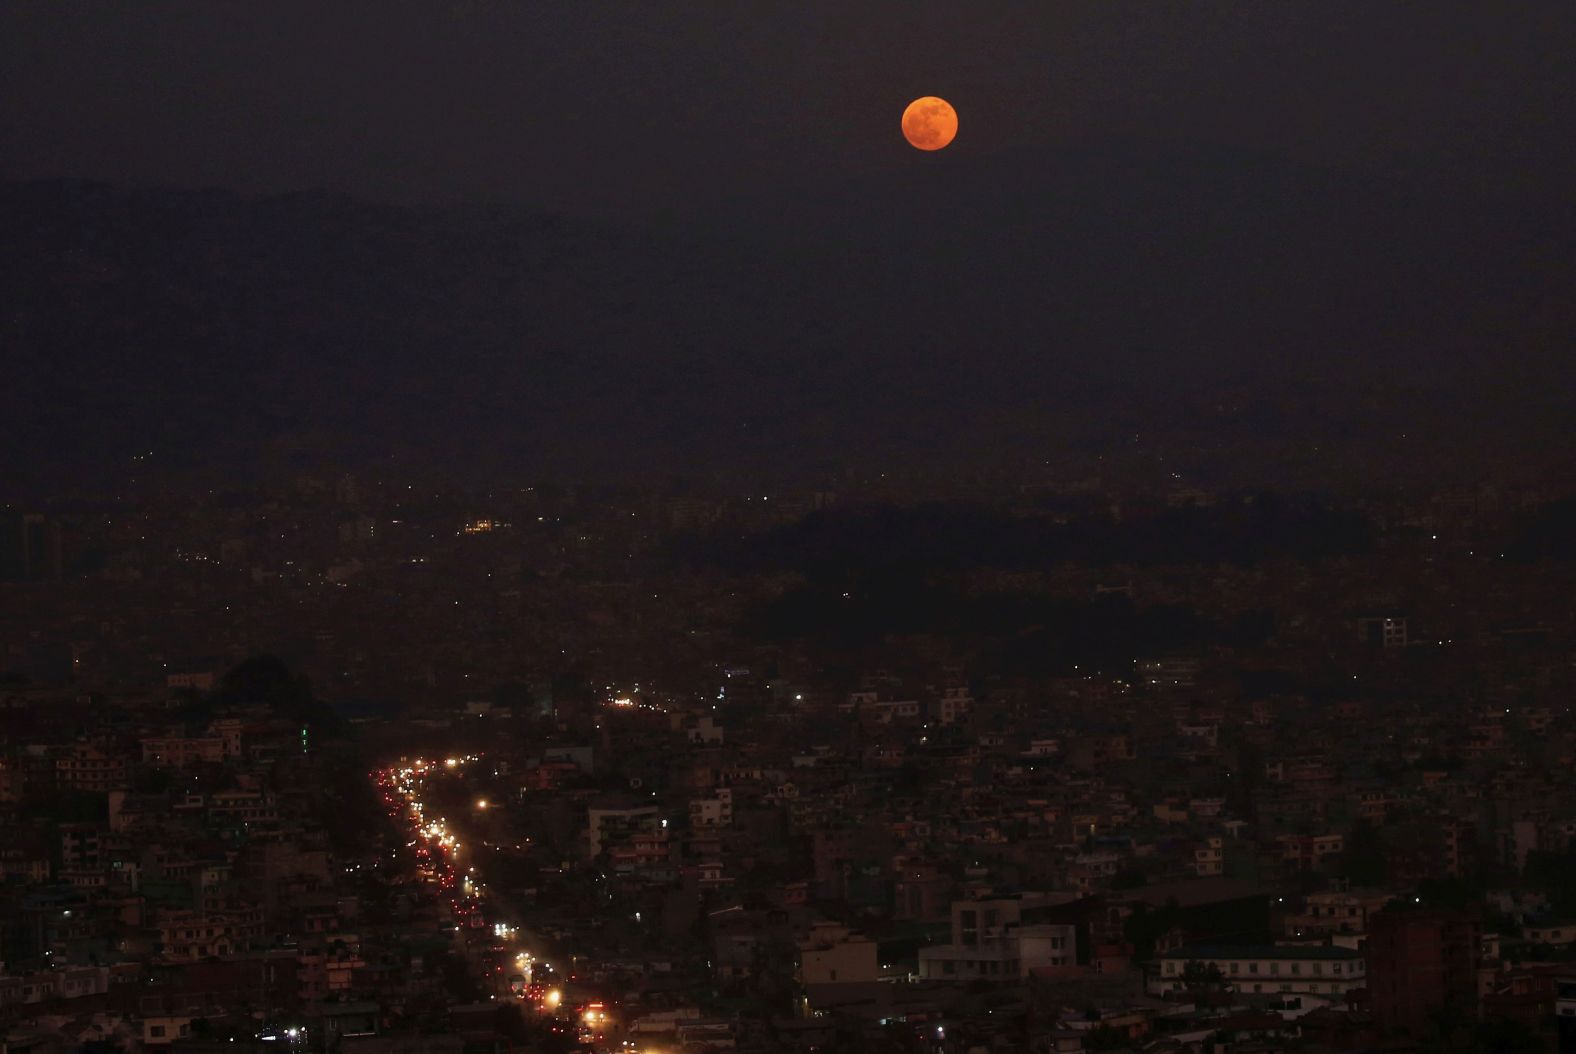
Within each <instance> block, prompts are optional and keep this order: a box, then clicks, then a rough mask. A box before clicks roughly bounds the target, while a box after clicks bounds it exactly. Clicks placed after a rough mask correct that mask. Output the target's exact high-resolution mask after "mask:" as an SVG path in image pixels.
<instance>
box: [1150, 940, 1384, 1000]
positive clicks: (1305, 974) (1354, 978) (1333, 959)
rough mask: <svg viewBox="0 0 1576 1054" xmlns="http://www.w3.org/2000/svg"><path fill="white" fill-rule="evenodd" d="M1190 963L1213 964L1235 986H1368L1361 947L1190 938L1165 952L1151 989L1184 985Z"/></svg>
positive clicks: (1302, 989) (1327, 989)
mask: <svg viewBox="0 0 1576 1054" xmlns="http://www.w3.org/2000/svg"><path fill="white" fill-rule="evenodd" d="M1190 963H1198V964H1201V965H1204V966H1214V967H1216V968H1217V969H1218V970H1219V971H1220V974H1221V977H1222V979H1223V980H1224V981H1225V984H1226V986H1227V987H1228V988H1230V989H1231V990H1232V991H1235V992H1242V993H1249V992H1295V993H1307V994H1310V995H1336V996H1340V995H1345V994H1346V993H1347V992H1350V991H1353V990H1355V989H1358V988H1363V987H1366V985H1367V983H1368V970H1367V963H1366V962H1365V960H1364V959H1363V953H1362V952H1359V951H1355V950H1353V949H1351V948H1337V947H1331V946H1328V945H1280V944H1244V945H1228V944H1215V945H1210V944H1194V945H1188V946H1186V947H1182V948H1176V949H1174V950H1172V951H1169V952H1166V953H1165V954H1164V955H1161V956H1160V957H1159V958H1158V959H1157V960H1156V965H1157V966H1158V967H1159V969H1158V970H1157V971H1156V972H1155V973H1154V974H1153V975H1152V976H1151V977H1150V978H1149V984H1148V987H1149V991H1150V992H1151V993H1152V994H1154V995H1167V994H1169V993H1171V992H1176V991H1180V990H1182V989H1183V988H1184V987H1185V984H1184V983H1183V977H1184V976H1185V975H1186V973H1187V967H1188V964H1190Z"/></svg>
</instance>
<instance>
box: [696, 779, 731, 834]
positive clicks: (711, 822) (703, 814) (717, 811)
mask: <svg viewBox="0 0 1576 1054" xmlns="http://www.w3.org/2000/svg"><path fill="white" fill-rule="evenodd" d="M689 818H690V827H692V828H697V827H729V826H731V825H732V824H733V791H731V790H729V789H728V788H726V787H724V788H722V789H721V790H719V791H718V792H717V793H716V794H715V795H713V796H712V797H710V798H696V799H695V800H693V801H691V802H690V803H689Z"/></svg>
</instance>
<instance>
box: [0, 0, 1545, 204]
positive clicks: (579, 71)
mask: <svg viewBox="0 0 1576 1054" xmlns="http://www.w3.org/2000/svg"><path fill="white" fill-rule="evenodd" d="M1573 47H1576V6H1573V5H1571V4H1570V3H1566V2H1557V0H1556V2H1542V3H1539V2H1534V3H1524V4H1509V5H1502V4H1485V3H1456V2H1453V0H1443V2H1432V3H1426V4H1402V3H1383V2H1380V3H1375V2H1372V0H1363V2H1339V0H1318V2H1309V3H1297V2H1276V3H1244V2H1236V3H1220V2H1204V0H1194V2H1185V3H1154V2H1142V3H1128V2H1120V0H1118V2H1113V0H1062V2H1058V3H1034V4H1017V3H1013V4H1005V3H950V4H935V3H923V2H912V0H909V2H902V3H874V2H866V3H848V2H847V0H798V2H795V3H748V4H744V3H740V4H701V3H666V2H657V3H652V2H646V3H637V2H630V3H619V4H610V3H594V2H575V3H519V4H515V3H502V2H479V0H472V2H464V3H457V2H437V0H435V2H431V3H409V2H389V0H375V2H368V3H359V2H350V0H335V2H331V3H319V2H312V3H293V2H283V3H267V4H255V3H240V2H213V0H203V2H192V3H168V2H164V3H160V2H155V3H148V4H126V3H111V2H106V3H84V2H69V3H42V2H39V3H29V2H19V3H10V4H6V5H4V7H3V8H0V156H3V157H4V158H5V159H6V160H5V162H4V164H5V168H6V169H7V170H8V172H9V174H10V175H13V176H54V175H71V176H86V177H91V178H96V179H104V180H111V181H135V182H140V183H150V184H159V185H177V186H207V185H214V186H221V187H233V188H239V189H245V190H252V191H281V190H298V189H306V188H319V187H327V188H332V189H339V190H345V191H350V192H354V193H357V194H364V195H372V196H378V197H390V198H395V199H400V200H407V201H411V200H415V201H450V200H476V199H483V200H492V201H502V202H509V203H515V204H525V205H529V206H533V207H543V208H549V209H554V210H575V211H580V212H585V213H589V214H596V215H617V214H623V213H626V212H631V211H635V212H638V211H640V210H643V209H650V208H664V207H674V206H676V205H678V206H682V205H687V204H690V203H693V202H695V201H697V200H698V201H704V200H706V199H707V198H711V197H715V196H751V195H756V194H768V195H769V194H771V193H774V192H779V191H785V190H787V191H804V190H814V189H815V188H818V187H821V186H825V185H827V184H832V183H835V182H836V181H838V180H842V179H848V178H863V177H870V176H880V175H881V174H883V173H886V172H889V171H892V170H893V169H894V168H900V167H902V166H912V165H915V164H918V163H922V161H923V160H924V159H921V158H915V157H912V156H909V155H908V154H907V153H905V152H904V151H903V150H901V149H900V148H899V147H900V144H899V140H898V139H897V137H896V122H897V115H898V114H899V113H900V111H901V109H902V106H903V104H904V103H906V102H907V101H908V100H909V99H910V98H913V97H915V96H918V95H924V94H938V95H942V96H944V97H947V98H949V99H951V100H952V101H953V102H954V103H955V104H956V105H957V106H958V107H959V109H960V110H961V111H962V115H963V122H964V123H963V128H964V136H963V138H961V139H960V140H959V142H958V144H957V151H956V152H957V154H960V155H964V154H966V155H969V156H973V157H981V156H985V157H989V156H993V155H1000V154H1004V153H1012V154H1013V155H1014V156H1018V157H1024V158H1032V159H1033V162H1032V163H1038V164H1045V165H1054V164H1055V159H1056V156H1057V152H1058V150H1060V149H1064V148H1065V147H1066V146H1067V144H1069V143H1077V142H1081V141H1089V140H1096V141H1100V140H1119V141H1131V142H1137V143H1154V142H1171V141H1200V142H1208V143H1214V144H1221V145H1224V146H1229V147H1235V148H1241V149H1244V150H1250V151H1256V152H1266V153H1271V154H1275V155H1278V156H1284V157H1286V158H1289V159H1293V160H1296V161H1299V162H1302V163H1307V164H1312V165H1319V166H1332V167H1336V168H1341V169H1349V170H1353V171H1356V172H1361V173H1365V174H1383V175H1390V176H1395V177H1397V178H1400V179H1403V180H1406V181H1417V182H1426V183H1430V184H1443V185H1445V186H1448V187H1450V188H1451V189H1456V190H1468V189H1470V190H1475V191H1477V192H1482V193H1496V194H1514V195H1520V194H1525V195H1529V196H1545V197H1554V196H1558V195H1564V194H1566V193H1567V192H1568V189H1569V187H1571V186H1572V185H1576V135H1573V134H1572V132H1573V130H1576V93H1573V92H1572V91H1571V90H1570V88H1571V80H1572V75H1571V73H1570V66H1571V63H1570V56H1571V54H1572V53H1573ZM949 161H953V162H957V161H958V159H957V158H955V157H954V158H949ZM1024 163H1030V162H1029V161H1025V162H1024ZM982 189H983V188H982Z"/></svg>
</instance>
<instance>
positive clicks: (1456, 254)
mask: <svg viewBox="0 0 1576 1054" xmlns="http://www.w3.org/2000/svg"><path fill="white" fill-rule="evenodd" d="M966 161H967V159H964V158H946V159H944V161H943V163H942V164H940V165H937V166H933V167H930V168H926V169H923V170H919V171H916V172H913V173H909V174H907V175H906V176H905V177H904V178H902V179H892V180H889V181H887V182H879V183H871V184H867V185H863V186H859V185H847V186H842V187H837V188H833V189H831V190H828V191H827V192H826V193H824V194H821V195H818V196H817V197H816V198H814V199H813V200H797V201H784V202H780V203H777V207H776V208H774V209H769V208H767V207H765V206H764V205H755V206H752V207H750V208H748V209H745V210H742V211H741V210H737V209H735V210H733V211H731V212H730V211H728V210H726V209H719V210H718V211H717V212H716V213H715V215H717V216H721V217H724V218H725V219H724V220H719V221H718V222H715V223H711V224H701V223H696V222H694V221H693V220H689V221H686V222H684V223H682V224H681V223H673V224H671V225H667V226H657V227H648V228H644V229H635V228H630V229H611V228H606V227H598V226H596V225H592V224H588V223H581V222H576V221H568V220H563V219H560V218H555V217H546V216H539V215H528V214H519V213H504V212H498V213H486V212H480V211H477V210H468V211H464V212H461V211H458V210H439V209H434V210H416V209H410V208H402V207H394V206H386V205H378V204H370V203H365V202H358V201H355V200H351V199H347V198H344V197H341V196H335V195H328V194H293V195H283V196H277V197H266V198H247V197H242V196H238V195H234V194H230V193H227V192H223V191H192V192H173V191H156V190H123V189H116V188H109V187H104V186H100V185H95V184H88V183H81V182H74V181H46V182H30V183H13V184H7V185H3V186H0V289H3V290H4V293H3V307H4V314H3V322H0V340H3V343H4V346H5V347H6V349H7V351H6V360H7V363H8V373H9V378H10V379H9V382H8V383H7V384H6V385H5V389H4V391H3V393H0V412H3V413H4V414H5V416H6V417H7V419H8V420H10V421H11V422H13V434H16V435H19V436H20V437H22V441H21V442H17V443H13V444H10V445H8V449H7V458H6V464H5V465H3V466H0V467H3V468H4V469H5V470H6V471H8V472H9V473H11V474H13V476H14V477H15V478H20V479H24V480H26V479H28V478H29V477H31V478H32V482H34V483H35V484H36V483H37V482H38V477H40V476H42V477H43V478H45V479H53V478H58V476H59V475H60V474H61V473H83V474H85V475H84V479H91V478H92V476H93V474H94V473H95V472H97V473H99V474H103V469H104V468H105V467H106V466H110V467H111V468H112V470H113V471H117V472H118V471H120V470H121V467H122V466H124V465H125V464H126V463H127V459H129V458H130V457H131V456H132V455H134V454H136V453H138V452H146V450H153V451H155V452H156V453H157V454H158V455H159V456H161V457H163V458H165V459H168V460H167V462H166V463H168V464H171V465H173V466H175V467H177V468H180V469H185V468H192V469H197V468H201V467H203V466H210V467H212V468H213V470H214V471H222V472H224V473H226V474H236V473H240V474H245V473H249V472H256V471H259V470H263V469H266V468H267V467H268V466H270V465H278V464H282V463H289V462H295V461H311V460H313V459H329V460H333V461H336V462H340V463H352V464H355V463H387V462H388V460H389V459H394V460H395V461H396V462H397V463H400V464H406V465H411V466H414V465H418V464H424V465H425V466H427V467H432V466H437V467H441V466H443V465H446V464H463V465H465V466H467V468H468V470H469V471H474V472H477V473H484V474H485V473H516V474H521V475H528V474H533V473H542V474H554V473H558V474H590V475H600V476H608V477H625V478H627V477H629V476H634V475H639V474H642V473H647V472H652V471H658V472H666V473H672V472H679V471H684V472H688V473H691V474H693V473H696V472H707V471H720V470H737V471H752V470H761V471H765V472H766V473H768V474H769V475H775V476H778V477H788V476H793V475H796V474H798V475H803V476H814V475H815V474H816V473H819V472H822V471H823V470H825V469H827V468H828V467H830V466H833V465H837V464H850V463H852V464H861V465H865V466H869V465H875V464H882V463H889V462H891V461H894V460H910V461H913V460H919V461H925V460H927V459H929V460H934V462H935V463H937V464H938V465H940V464H947V465H951V464H955V463H956V464H962V463H968V462H969V461H970V460H971V459H974V460H984V461H995V462H1000V461H1002V460H1011V459H1015V458H1021V459H1032V458H1035V457H1037V456H1039V455H1040V454H1041V453H1044V452H1050V451H1054V452H1066V451H1082V452H1091V453H1092V452H1099V451H1107V450H1112V449H1116V448H1119V447H1120V446H1121V444H1122V443H1124V442H1126V437H1127V436H1128V435H1129V434H1131V433H1135V432H1136V433H1140V434H1144V435H1146V436H1153V437H1155V441H1157V442H1169V443H1171V444H1173V445H1175V446H1177V447H1178V448H1179V450H1180V449H1181V448H1184V447H1185V448H1187V449H1190V450H1193V451H1194V452H1195V457H1194V460H1195V464H1194V465H1193V466H1192V467H1193V468H1194V469H1195V471H1208V472H1219V473H1222V474H1224V475H1231V474H1233V473H1234V474H1235V475H1237V476H1238V477H1242V476H1244V475H1245V476H1247V477H1254V476H1256V475H1257V476H1263V475H1265V474H1273V473H1274V472H1275V471H1276V469H1275V465H1276V464H1278V463H1279V460H1283V457H1282V454H1280V453H1278V452H1279V451H1283V450H1284V449H1285V448H1286V447H1287V446H1288V445H1290V446H1294V447H1298V448H1303V447H1308V446H1318V445H1320V444H1323V448H1324V449H1326V450H1329V451H1332V452H1333V451H1335V450H1336V449H1338V448H1343V447H1344V448H1347V449H1350V450H1359V451H1360V450H1362V449H1363V448H1364V447H1365V446H1366V447H1367V448H1369V453H1368V456H1370V457H1371V456H1372V449H1371V448H1372V446H1373V444H1375V443H1377V442H1387V437H1391V436H1393V435H1395V434H1398V433H1400V432H1405V431H1408V430H1409V429H1410V430H1412V431H1413V432H1420V433H1422V434H1425V435H1427V437H1428V440H1429V442H1432V443H1435V444H1438V445H1440V447H1441V450H1442V451H1445V453H1444V455H1443V456H1444V457H1445V459H1446V460H1448V459H1449V454H1448V450H1449V449H1457V448H1459V449H1463V450H1476V451H1487V450H1489V449H1491V448H1495V447H1498V446H1505V447H1508V448H1510V449H1517V450H1520V449H1524V448H1525V449H1534V448H1536V447H1537V446H1538V445H1541V444H1545V443H1546V441H1547V438H1548V436H1549V434H1550V432H1549V430H1550V429H1558V428H1560V427H1562V422H1563V420H1564V416H1563V415H1565V414H1566V413H1567V412H1568V411H1569V409H1570V406H1569V403H1570V401H1571V398H1572V396H1571V394H1570V393H1571V392H1572V391H1573V390H1576V385H1573V384H1572V383H1571V381H1572V380H1573V379H1576V378H1573V377H1572V376H1571V373H1572V372H1573V371H1572V367H1571V362H1570V356H1569V354H1568V352H1569V350H1570V348H1571V346H1572V343H1573V340H1572V338H1573V335H1576V318H1573V314H1572V311H1571V310H1570V308H1569V304H1568V301H1567V300H1566V299H1565V298H1564V296H1563V295H1562V293H1561V290H1563V289H1566V288H1568V283H1569V281H1570V280H1571V279H1572V277H1573V276H1576V264H1573V258H1576V251H1573V250H1572V248H1571V247H1572V245H1576V239H1571V238H1566V237H1565V236H1564V235H1566V234H1567V233H1569V231H1568V230H1566V229H1564V228H1563V227H1562V226H1561V223H1560V222H1559V221H1556V220H1554V219H1551V218H1550V217H1547V216H1531V217H1527V216H1517V215H1514V214H1507V213H1505V212H1503V211H1499V210H1495V209H1492V208H1487V207H1482V206H1479V205H1477V204H1475V203H1469V202H1451V201H1440V200H1428V199H1425V198H1423V197H1420V196H1419V197H1414V196H1409V195H1408V194H1407V192H1406V190H1405V188H1398V187H1389V186H1384V185H1376V184H1373V183H1371V182H1363V181H1356V180H1350V179H1347V178H1345V177H1341V176H1339V175H1338V174H1331V173H1322V172H1311V171H1308V170H1305V169H1300V168H1297V167H1296V166H1288V165H1282V164H1279V163H1276V162H1274V161H1273V160H1267V159H1241V158H1233V157H1230V156H1225V155H1220V154H1211V153H1209V152H1207V151H1206V152H1198V151H1194V152H1191V153H1182V154H1178V155H1176V156H1163V157H1162V156H1143V155H1136V154H1131V153H1125V154H1124V153H1122V152H1120V151H1108V152H1105V153H1099V152H1094V153H1089V154H1086V155H1084V156H1081V157H1076V158H1071V159H1068V161H1067V164H1065V165H1064V166H1062V167H1061V168H1058V169H1057V170H1054V171H1041V170H1035V169H1033V168H1031V167H1030V166H1029V165H1027V164H1024V163H1021V162H1020V161H1018V160H1014V159H1010V158H1005V159H994V160H989V161H984V162H980V163H978V164H974V165H968V164H966V163H965V162H966ZM1210 451H1214V453H1213V454H1211V453H1210ZM1199 452H1202V453H1199ZM1332 456H1333V454H1332ZM1233 460H1235V461H1236V464H1235V466H1233V465H1232V462H1233ZM1268 481H1269V482H1275V480H1273V479H1271V480H1268Z"/></svg>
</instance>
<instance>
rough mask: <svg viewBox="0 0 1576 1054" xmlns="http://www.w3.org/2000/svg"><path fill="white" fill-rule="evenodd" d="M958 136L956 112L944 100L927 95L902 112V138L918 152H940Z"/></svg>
mask: <svg viewBox="0 0 1576 1054" xmlns="http://www.w3.org/2000/svg"><path fill="white" fill-rule="evenodd" d="M957 134H958V111H956V110H954V109H953V108H952V104H951V103H949V102H948V101H947V100H945V99H938V98H936V97H935V96H934V95H927V96H925V97H924V98H922V99H915V100H914V101H913V102H911V103H909V104H908V109H906V110H904V111H903V138H904V139H907V140H908V142H909V145H910V146H913V147H915V148H917V149H920V150H940V149H941V148H942V147H944V146H946V145H947V144H948V143H950V142H952V139H953V137H954V136H956V135H957Z"/></svg>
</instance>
